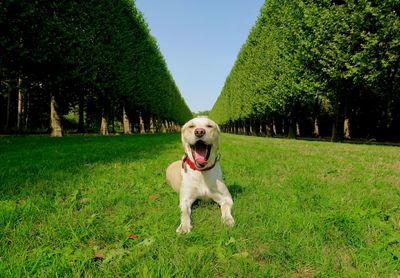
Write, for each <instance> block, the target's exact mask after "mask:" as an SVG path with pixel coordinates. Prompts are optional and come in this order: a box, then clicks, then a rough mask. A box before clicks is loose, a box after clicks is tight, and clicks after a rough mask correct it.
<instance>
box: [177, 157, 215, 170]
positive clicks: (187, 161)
mask: <svg viewBox="0 0 400 278" xmlns="http://www.w3.org/2000/svg"><path fill="white" fill-rule="evenodd" d="M218 160H219V155H218V156H217V158H216V159H215V162H214V164H213V165H211V166H210V167H207V168H204V169H198V168H197V167H196V164H194V162H193V161H191V160H190V159H189V156H188V155H187V154H185V156H184V157H183V159H182V169H184V168H185V163H187V165H189V167H190V169H192V170H194V171H200V172H204V171H208V170H211V169H212V168H214V167H215V165H217V162H218Z"/></svg>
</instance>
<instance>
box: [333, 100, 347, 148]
mask: <svg viewBox="0 0 400 278" xmlns="http://www.w3.org/2000/svg"><path fill="white" fill-rule="evenodd" d="M334 111H335V121H334V122H333V125H332V139H331V141H332V142H342V141H343V127H344V115H343V101H342V98H341V97H339V96H338V98H337V99H336V103H335V107H334Z"/></svg>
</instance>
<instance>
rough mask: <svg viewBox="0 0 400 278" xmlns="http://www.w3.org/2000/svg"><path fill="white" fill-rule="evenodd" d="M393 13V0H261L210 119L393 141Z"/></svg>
mask: <svg viewBox="0 0 400 278" xmlns="http://www.w3.org/2000/svg"><path fill="white" fill-rule="evenodd" d="M399 16H400V2H399V1H396V0H391V1H371V0H346V1H331V0H319V1H314V0H291V1H289V0H283V1H278V0H268V1H265V4H264V6H263V8H262V9H261V12H260V15H259V17H258V20H257V22H256V24H255V26H254V27H253V29H252V30H251V32H250V34H249V36H248V38H247V40H246V42H245V44H244V45H243V47H242V48H241V50H240V52H239V54H238V57H237V60H236V62H235V64H234V67H233V68H232V70H231V72H230V74H229V76H228V77H227V79H226V81H225V85H224V87H223V90H222V92H221V94H220V96H219V97H218V99H217V101H216V103H215V104H214V107H213V108H212V110H211V113H210V117H212V118H214V119H215V120H216V121H218V122H219V123H220V124H222V125H223V126H224V127H225V128H226V129H227V130H228V131H232V132H245V133H267V134H281V135H288V136H290V137H294V136H295V135H296V134H297V135H304V136H309V135H312V134H314V135H317V136H331V137H332V139H333V140H334V141H337V140H342V139H343V137H344V136H346V137H358V138H361V137H367V138H378V139H379V138H381V139H399V138H400V92H399V90H400V88H399V78H400V75H399V62H400V39H399V38H400V17H399ZM331 127H333V128H332V129H331Z"/></svg>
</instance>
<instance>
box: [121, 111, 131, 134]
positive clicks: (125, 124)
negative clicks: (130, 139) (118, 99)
mask: <svg viewBox="0 0 400 278" xmlns="http://www.w3.org/2000/svg"><path fill="white" fill-rule="evenodd" d="M122 118H123V119H122V122H123V128H124V134H131V133H132V130H131V123H130V122H129V118H128V114H127V113H126V111H125V106H123V107H122Z"/></svg>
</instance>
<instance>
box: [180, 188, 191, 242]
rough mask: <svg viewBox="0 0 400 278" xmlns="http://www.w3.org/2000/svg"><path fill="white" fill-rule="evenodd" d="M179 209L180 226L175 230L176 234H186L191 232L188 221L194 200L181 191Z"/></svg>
mask: <svg viewBox="0 0 400 278" xmlns="http://www.w3.org/2000/svg"><path fill="white" fill-rule="evenodd" d="M179 199H180V200H179V207H180V208H181V224H180V225H179V227H178V228H177V229H176V232H177V233H178V234H187V233H189V232H190V231H191V230H192V225H191V223H190V222H191V221H190V213H191V207H192V204H193V202H194V201H195V199H193V198H191V197H190V195H189V194H187V192H185V191H184V190H181V194H180V198H179Z"/></svg>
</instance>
